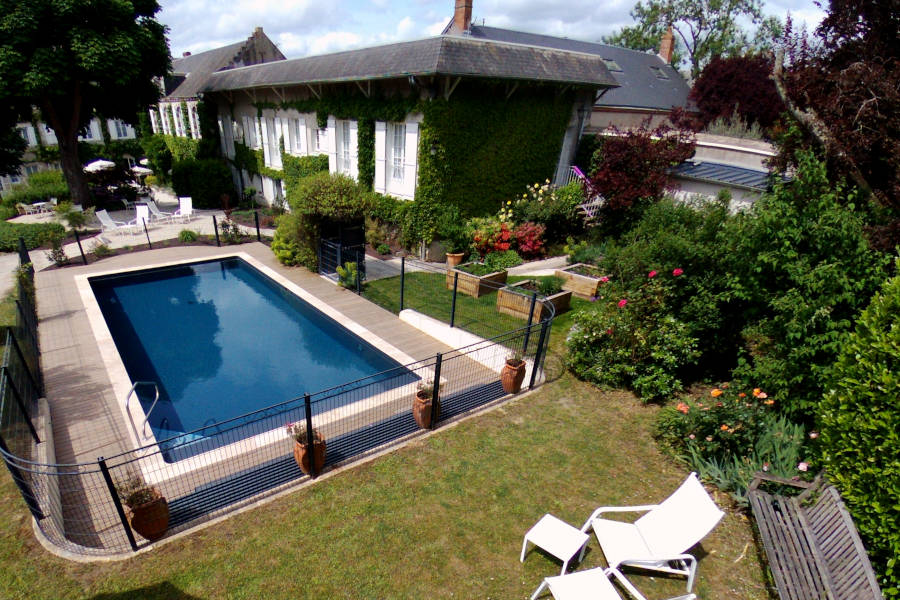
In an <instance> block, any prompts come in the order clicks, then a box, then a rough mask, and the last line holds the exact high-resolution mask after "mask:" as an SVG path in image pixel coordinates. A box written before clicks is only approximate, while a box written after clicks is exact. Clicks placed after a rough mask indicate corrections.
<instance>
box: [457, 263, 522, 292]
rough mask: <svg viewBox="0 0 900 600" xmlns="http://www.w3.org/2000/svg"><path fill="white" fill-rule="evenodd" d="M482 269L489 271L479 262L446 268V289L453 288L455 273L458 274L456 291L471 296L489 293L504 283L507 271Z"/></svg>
mask: <svg viewBox="0 0 900 600" xmlns="http://www.w3.org/2000/svg"><path fill="white" fill-rule="evenodd" d="M484 271H489V269H485V268H484V265H483V264H481V263H464V264H461V265H459V266H458V267H456V268H455V269H447V278H446V282H447V289H448V290H452V289H453V280H454V278H455V277H456V274H457V273H458V274H459V281H458V282H457V287H456V289H457V291H458V292H460V293H462V294H466V295H468V296H472V297H473V298H480V297H481V296H485V295H487V294H490V293H491V292H494V291H496V290H497V289H499V288H500V287H502V284H504V283H506V276H507V272H506V271H505V270H504V271H494V272H487V273H485V272H484Z"/></svg>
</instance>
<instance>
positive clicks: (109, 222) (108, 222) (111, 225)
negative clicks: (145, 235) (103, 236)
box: [94, 210, 136, 233]
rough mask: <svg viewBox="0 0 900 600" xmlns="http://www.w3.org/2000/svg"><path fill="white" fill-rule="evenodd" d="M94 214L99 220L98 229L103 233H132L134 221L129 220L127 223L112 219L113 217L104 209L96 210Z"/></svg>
mask: <svg viewBox="0 0 900 600" xmlns="http://www.w3.org/2000/svg"><path fill="white" fill-rule="evenodd" d="M94 214H95V215H97V219H98V220H99V221H100V229H101V231H102V232H103V233H106V232H110V233H125V232H128V233H134V226H135V223H136V221H130V222H128V223H123V222H122V221H113V218H112V217H110V216H109V213H108V212H106V211H105V210H98V211H97V212H96V213H94Z"/></svg>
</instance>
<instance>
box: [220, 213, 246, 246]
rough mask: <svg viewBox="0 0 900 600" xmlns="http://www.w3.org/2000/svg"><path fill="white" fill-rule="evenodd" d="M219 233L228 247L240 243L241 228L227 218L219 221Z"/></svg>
mask: <svg viewBox="0 0 900 600" xmlns="http://www.w3.org/2000/svg"><path fill="white" fill-rule="evenodd" d="M219 233H220V234H221V236H222V241H223V242H225V243H226V244H228V245H232V244H240V243H241V226H240V225H238V224H237V223H235V222H234V221H232V220H231V219H230V218H228V217H225V218H224V219H222V220H221V221H219Z"/></svg>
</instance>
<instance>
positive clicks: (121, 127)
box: [113, 119, 128, 139]
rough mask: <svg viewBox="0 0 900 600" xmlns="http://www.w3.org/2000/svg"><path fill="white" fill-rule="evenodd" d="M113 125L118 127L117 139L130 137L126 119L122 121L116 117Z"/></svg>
mask: <svg viewBox="0 0 900 600" xmlns="http://www.w3.org/2000/svg"><path fill="white" fill-rule="evenodd" d="M113 125H114V126H115V129H116V139H121V138H127V137H128V125H126V124H125V122H124V121H122V120H121V119H115V120H114V121H113Z"/></svg>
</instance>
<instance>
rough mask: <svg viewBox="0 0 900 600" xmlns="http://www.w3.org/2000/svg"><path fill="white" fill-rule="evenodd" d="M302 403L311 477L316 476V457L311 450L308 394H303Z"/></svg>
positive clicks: (310, 402) (310, 403) (310, 401)
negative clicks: (304, 413) (304, 411)
mask: <svg viewBox="0 0 900 600" xmlns="http://www.w3.org/2000/svg"><path fill="white" fill-rule="evenodd" d="M303 404H304V407H305V409H306V442H307V443H308V444H309V476H310V477H311V478H313V479H315V478H316V476H318V473H316V458H315V452H313V440H314V439H315V438H313V426H312V400H310V397H309V394H303Z"/></svg>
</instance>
